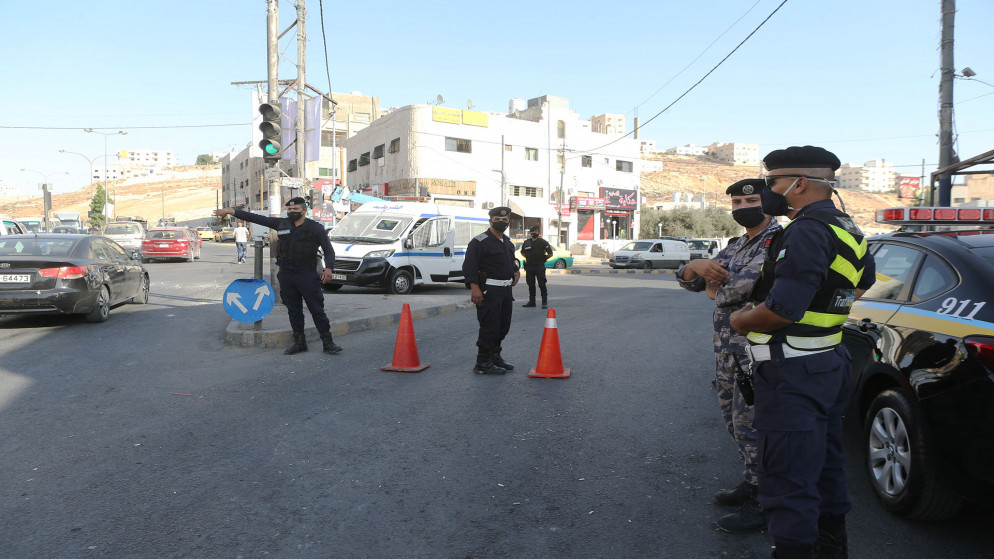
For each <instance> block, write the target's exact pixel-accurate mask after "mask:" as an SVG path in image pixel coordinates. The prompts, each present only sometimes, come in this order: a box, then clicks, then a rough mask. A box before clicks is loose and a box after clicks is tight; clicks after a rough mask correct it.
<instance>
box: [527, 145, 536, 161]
mask: <svg viewBox="0 0 994 559" xmlns="http://www.w3.org/2000/svg"><path fill="white" fill-rule="evenodd" d="M525 159H527V160H528V161H538V148H525Z"/></svg>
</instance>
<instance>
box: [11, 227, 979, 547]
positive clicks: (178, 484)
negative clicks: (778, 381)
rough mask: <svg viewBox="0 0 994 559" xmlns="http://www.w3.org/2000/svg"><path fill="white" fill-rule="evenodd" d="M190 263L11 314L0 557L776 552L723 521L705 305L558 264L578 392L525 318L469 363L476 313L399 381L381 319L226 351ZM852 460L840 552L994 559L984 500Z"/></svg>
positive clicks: (220, 273) (658, 285)
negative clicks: (899, 508) (305, 348)
mask: <svg viewBox="0 0 994 559" xmlns="http://www.w3.org/2000/svg"><path fill="white" fill-rule="evenodd" d="M203 254H204V256H203V260H202V261H199V262H194V263H155V264H149V265H147V267H148V269H149V270H150V273H151V274H152V296H151V298H150V301H149V304H148V305H125V306H121V307H117V308H115V309H113V310H112V311H111V316H110V320H109V321H107V322H106V323H103V324H87V323H85V322H84V321H83V320H82V319H81V318H75V317H28V318H23V317H0V558H35V557H57V558H62V557H71V558H90V557H110V558H145V557H149V558H166V557H175V558H191V557H208V558H223V557H230V558H238V557H245V558H256V557H304V558H332V557H335V558H338V557H342V558H363V557H368V558H381V557H391V558H399V557H412V558H414V557H416V558H422V557H424V558H436V557H437V558H489V557H495V558H497V557H528V558H531V557H564V558H565V557H610V558H615V557H664V558H667V557H673V558H697V557H700V558H713V557H728V558H760V557H763V558H765V557H768V556H769V549H770V545H771V543H772V542H771V541H770V539H769V536H768V535H767V534H755V535H750V536H734V535H730V534H726V533H723V532H720V531H718V530H717V529H716V528H715V527H714V524H713V522H714V520H715V519H716V518H718V517H719V516H720V515H721V514H724V513H726V512H729V511H727V510H724V509H722V508H720V507H717V506H716V505H713V504H711V494H712V493H713V492H714V491H715V490H716V489H718V488H721V487H730V486H733V485H735V484H736V483H738V481H739V479H740V477H739V476H740V471H741V466H740V465H739V464H738V463H737V457H736V454H735V450H734V446H733V444H732V442H731V439H730V438H729V437H728V435H727V433H725V431H724V426H723V424H722V423H721V421H720V418H719V413H718V409H717V402H716V395H715V393H714V391H713V389H712V388H711V385H710V379H711V378H712V376H713V354H712V349H711V326H710V315H711V309H712V306H711V305H712V304H713V303H711V302H710V301H709V300H707V298H706V297H704V296H703V295H702V294H693V293H687V292H685V291H684V290H682V289H680V288H679V287H678V286H677V284H676V283H675V282H674V281H673V278H672V276H670V275H660V274H652V275H632V276H626V275H576V276H556V275H550V276H549V283H550V286H549V288H550V294H551V295H550V302H551V303H552V306H553V307H554V308H555V309H556V311H557V314H558V325H559V331H558V333H559V338H560V342H561V343H560V345H561V350H562V354H563V356H564V361H565V364H566V366H567V367H569V368H571V369H572V377H571V378H569V379H565V380H558V379H556V380H553V379H531V378H528V377H527V372H528V369H529V368H531V367H533V366H534V365H535V363H536V361H537V357H538V352H539V346H540V340H541V337H542V334H543V328H544V325H545V318H546V313H545V311H542V310H541V309H523V308H521V307H520V306H518V307H516V308H515V310H514V321H513V327H512V331H511V333H510V335H509V336H508V339H507V340H505V342H504V348H505V349H504V355H505V358H507V359H508V360H509V361H511V362H512V363H514V364H515V366H516V370H515V371H514V372H513V373H511V374H508V375H506V376H493V377H491V376H478V375H474V374H472V372H471V369H472V366H473V363H474V359H475V354H476V350H475V347H474V345H473V344H474V342H475V338H476V318H475V313H474V312H473V311H472V310H465V311H457V312H454V313H450V314H445V315H440V316H437V317H434V318H431V319H426V320H421V321H417V322H415V324H414V327H415V331H416V335H417V343H418V349H419V353H420V357H421V361H422V362H425V363H429V364H430V367H429V368H428V369H426V370H425V371H423V372H421V373H416V374H410V373H394V372H383V371H380V369H379V368H380V367H381V366H382V365H386V364H388V363H389V362H390V361H391V358H392V354H393V347H394V341H395V337H396V330H394V329H393V328H387V329H380V330H373V331H369V332H364V333H360V334H351V335H347V336H341V337H339V338H337V339H336V341H337V342H338V343H339V344H340V345H342V346H344V348H345V351H344V352H342V353H341V354H338V355H334V356H328V355H323V354H321V353H320V352H318V351H316V350H317V349H318V347H312V350H311V351H310V352H308V353H304V354H301V355H297V356H292V357H286V356H284V355H282V352H281V351H280V350H271V349H260V348H234V347H228V346H225V345H224V344H223V331H224V327H225V326H226V325H227V324H228V321H229V319H228V317H227V316H226V315H225V314H224V312H223V310H222V308H221V305H220V299H221V293H222V292H223V290H224V288H225V287H226V286H227V284H228V282H230V280H231V279H234V277H237V274H242V275H244V274H246V273H250V272H249V271H247V268H249V266H250V265H241V266H240V267H239V266H238V265H237V264H234V263H233V262H234V247H233V246H232V245H231V243H225V244H222V245H216V244H214V243H205V245H204V251H203ZM526 289H527V288H526V287H525V286H524V282H522V285H519V286H518V287H517V288H516V291H515V293H516V295H517V297H518V299H519V301H518V303H517V304H518V305H520V304H521V303H523V302H524V300H525V299H526V294H527V290H526ZM360 291H361V290H353V289H350V288H344V289H342V290H341V291H339V292H336V293H333V294H329V295H328V297H349V296H355V294H356V293H359V292H360ZM419 293H427V294H430V295H431V296H438V295H440V294H442V295H446V294H451V297H452V298H453V300H454V301H455V300H461V299H466V298H468V296H469V295H468V291H466V290H465V289H463V288H462V287H461V286H454V287H441V288H432V289H425V290H422V291H420V292H419V291H416V292H415V293H414V294H412V295H410V296H408V297H418V296H419ZM384 296H385V295H384ZM385 297H396V296H385ZM396 299H397V301H398V305H399V303H400V302H402V301H403V298H402V297H396ZM275 312H282V311H281V309H280V308H277V310H276V311H275ZM849 452H850V465H849V475H850V480H851V486H852V487H851V493H852V497H853V506H854V509H853V512H852V513H851V514H850V516H849V526H850V528H849V534H850V548H851V549H852V550H853V552H852V554H851V556H852V557H872V558H898V557H915V558H922V557H936V558H939V557H943V558H944V557H957V558H974V557H978V558H979V557H994V545H992V544H994V539H992V536H991V531H990V525H991V520H992V519H994V515H992V514H991V513H990V512H989V511H985V510H981V509H976V508H971V509H969V510H967V511H966V512H965V513H964V514H962V515H960V516H958V517H957V518H955V519H953V520H951V521H948V522H944V523H939V524H921V523H912V522H907V521H903V520H900V519H897V518H894V517H893V516H890V515H888V514H887V513H885V512H884V511H883V510H882V509H880V507H879V506H877V504H876V502H875V500H874V499H873V497H872V495H871V494H870V492H869V488H868V487H867V484H866V482H865V480H864V476H863V472H862V468H861V465H860V462H859V456H858V452H859V450H858V449H856V448H850V451H849Z"/></svg>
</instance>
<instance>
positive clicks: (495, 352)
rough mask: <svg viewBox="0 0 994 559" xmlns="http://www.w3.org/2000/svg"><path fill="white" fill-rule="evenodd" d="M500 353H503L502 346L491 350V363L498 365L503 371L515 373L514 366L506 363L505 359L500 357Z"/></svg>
mask: <svg viewBox="0 0 994 559" xmlns="http://www.w3.org/2000/svg"><path fill="white" fill-rule="evenodd" d="M500 352H501V347H500V346H497V347H495V348H493V349H492V350H491V352H490V361H491V362H492V363H493V364H494V365H497V366H498V367H500V368H501V369H506V370H508V371H513V370H514V365H512V364H510V363H508V362H507V361H504V358H503V357H501V356H500Z"/></svg>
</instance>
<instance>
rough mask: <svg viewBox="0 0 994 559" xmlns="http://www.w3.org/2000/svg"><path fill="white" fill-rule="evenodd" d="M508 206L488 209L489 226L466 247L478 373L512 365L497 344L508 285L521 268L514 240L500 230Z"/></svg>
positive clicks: (507, 317)
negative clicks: (476, 325)
mask: <svg viewBox="0 0 994 559" xmlns="http://www.w3.org/2000/svg"><path fill="white" fill-rule="evenodd" d="M510 216H511V208H508V207H504V206H501V207H499V208H493V209H492V210H490V229H487V230H486V231H484V232H483V233H480V234H479V235H477V236H475V237H473V238H472V239H471V240H470V241H469V245H467V247H466V259H465V260H464V261H463V265H462V273H463V277H464V278H466V283H467V284H468V285H469V287H470V289H471V290H472V293H471V295H470V299H471V300H472V301H473V304H475V305H476V319H477V320H478V321H479V322H480V333H479V336H478V337H477V339H476V346H477V354H476V366H475V367H473V372H474V373H476V374H478V375H503V374H504V373H506V372H508V371H511V370H514V366H513V365H511V364H510V363H508V362H507V361H504V358H503V357H501V355H500V352H501V347H500V344H501V342H502V341H503V340H504V337H505V336H507V333H508V331H510V330H511V305H512V304H513V301H514V297H512V296H511V288H512V287H513V286H514V285H515V284H517V283H518V279H520V278H521V272H520V271H519V270H518V259H517V258H515V257H514V243H512V242H511V239H509V238H507V235H505V234H504V231H506V230H507V227H508V225H510Z"/></svg>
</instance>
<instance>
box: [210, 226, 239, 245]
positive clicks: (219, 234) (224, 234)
mask: <svg viewBox="0 0 994 559" xmlns="http://www.w3.org/2000/svg"><path fill="white" fill-rule="evenodd" d="M214 240H215V241H217V242H219V243H220V242H223V241H234V240H235V228H234V227H223V228H221V229H220V230H219V231H215V232H214Z"/></svg>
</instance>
